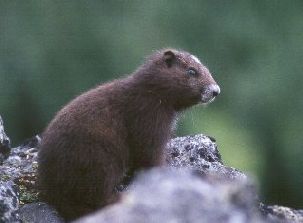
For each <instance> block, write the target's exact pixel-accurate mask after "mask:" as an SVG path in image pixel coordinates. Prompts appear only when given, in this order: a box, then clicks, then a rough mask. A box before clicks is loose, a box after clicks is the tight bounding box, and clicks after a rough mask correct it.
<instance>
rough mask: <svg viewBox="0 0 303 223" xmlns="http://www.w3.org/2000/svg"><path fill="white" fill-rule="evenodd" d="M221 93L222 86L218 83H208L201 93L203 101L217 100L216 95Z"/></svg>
mask: <svg viewBox="0 0 303 223" xmlns="http://www.w3.org/2000/svg"><path fill="white" fill-rule="evenodd" d="M219 94H220V87H219V86H218V85H217V84H211V85H208V86H207V87H206V88H204V89H203V91H202V93H201V102H202V103H211V102H213V101H214V100H215V98H216V96H218V95H219Z"/></svg>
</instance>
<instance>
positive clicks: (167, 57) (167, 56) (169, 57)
mask: <svg viewBox="0 0 303 223" xmlns="http://www.w3.org/2000/svg"><path fill="white" fill-rule="evenodd" d="M163 57H164V61H165V63H166V64H167V66H168V67H171V66H172V65H173V64H174V62H175V61H176V55H175V54H174V52H173V51H171V50H167V51H165V52H164V54H163Z"/></svg>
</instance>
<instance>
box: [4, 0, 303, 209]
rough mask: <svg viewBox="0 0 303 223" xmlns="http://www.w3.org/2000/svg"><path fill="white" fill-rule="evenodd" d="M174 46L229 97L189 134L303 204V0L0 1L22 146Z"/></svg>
mask: <svg viewBox="0 0 303 223" xmlns="http://www.w3.org/2000/svg"><path fill="white" fill-rule="evenodd" d="M163 47H175V48H182V49H185V50H188V51H190V52H192V53H193V54H195V55H197V56H198V57H199V58H201V60H202V61H203V62H204V63H205V64H206V65H207V66H208V67H209V69H210V71H211V72H212V73H213V75H214V77H215V79H216V80H217V82H218V83H219V84H220V86H221V89H222V94H221V95H220V96H219V97H218V98H217V100H216V101H215V102H214V103H212V104H211V105H210V106H208V107H207V108H203V107H201V106H200V107H195V108H194V109H191V110H190V111H188V112H186V113H185V114H184V115H182V119H181V121H180V124H179V130H178V135H186V134H193V133H205V134H208V135H211V136H214V137H215V138H216V139H217V142H218V145H219V149H220V151H221V153H222V156H223V159H224V161H225V163H226V164H227V165H231V166H234V167H236V168H238V169H240V170H243V171H246V172H247V173H250V174H251V175H253V176H255V177H256V178H257V179H258V180H259V182H260V190H261V193H262V199H263V201H264V202H266V203H278V204H281V205H289V206H292V207H296V208H303V190H302V188H303V146H302V144H303V142H302V141H303V140H302V133H303V131H302V130H303V100H302V99H303V96H302V95H303V94H302V93H303V87H302V82H303V75H302V71H303V60H302V59H303V1H301V0H292V1H283V0H281V1H276V0H246V1H242V0H238V1H237V0H235V1H225V0H208V1H191V0H187V1H184V0H170V1H168V0H167V1H164V0H163V1H160V0H154V1H137V0H132V1H97V0H95V1H56V0H54V1H45V0H35V1H12V0H1V1H0V114H1V115H2V117H3V119H4V121H5V127H6V132H7V133H8V135H9V136H10V138H11V139H12V143H13V145H15V146H16V145H18V144H19V143H21V142H22V141H23V140H24V139H25V138H28V137H31V136H33V135H34V134H37V133H40V132H41V131H43V128H44V127H45V126H46V125H47V123H48V122H49V121H50V120H51V119H52V117H53V116H54V114H55V112H56V111H58V110H59V109H60V108H61V107H62V106H63V105H64V104H65V103H67V102H68V101H69V100H70V99H72V98H73V97H75V96H76V95H79V94H80V93H81V92H83V91H85V90H87V89H89V88H91V87H93V86H95V85H97V84H98V83H100V82H103V81H107V80H111V79H113V78H117V77H119V76H121V75H123V74H127V73H131V72H132V71H133V70H134V69H135V68H136V67H137V66H138V65H140V64H141V63H142V62H143V60H144V57H145V56H146V55H148V54H150V53H151V52H152V51H153V50H155V49H159V48H163Z"/></svg>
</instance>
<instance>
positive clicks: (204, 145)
mask: <svg viewBox="0 0 303 223" xmlns="http://www.w3.org/2000/svg"><path fill="white" fill-rule="evenodd" d="M213 141H214V140H213V139H211V138H209V137H208V136H205V135H202V134H199V135H195V136H185V137H178V138H175V139H173V140H171V142H170V143H168V148H167V151H166V157H167V158H166V160H167V163H168V165H170V166H173V167H187V168H190V169H194V170H198V171H200V172H201V173H204V174H207V175H216V176H218V175H220V176H221V177H224V178H226V179H228V180H236V179H247V176H246V175H245V174H243V173H242V172H240V171H239V170H237V169H235V168H232V167H226V166H224V165H223V163H222V160H221V155H220V153H219V151H218V149H217V145H216V144H215V143H214V142H213Z"/></svg>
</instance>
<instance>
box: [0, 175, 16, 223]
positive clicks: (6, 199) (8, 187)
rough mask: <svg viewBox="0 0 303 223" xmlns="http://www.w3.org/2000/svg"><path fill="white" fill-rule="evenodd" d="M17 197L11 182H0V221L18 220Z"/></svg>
mask: <svg viewBox="0 0 303 223" xmlns="http://www.w3.org/2000/svg"><path fill="white" fill-rule="evenodd" d="M18 208H19V199H18V193H17V188H16V187H15V186H14V184H13V182H11V181H8V182H0V222H1V223H2V222H12V223H13V222H19V218H18V214H17V211H18Z"/></svg>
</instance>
